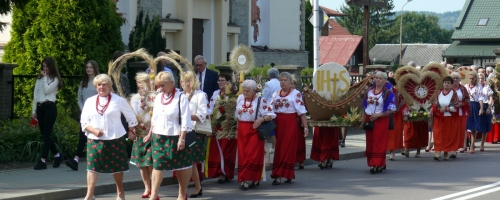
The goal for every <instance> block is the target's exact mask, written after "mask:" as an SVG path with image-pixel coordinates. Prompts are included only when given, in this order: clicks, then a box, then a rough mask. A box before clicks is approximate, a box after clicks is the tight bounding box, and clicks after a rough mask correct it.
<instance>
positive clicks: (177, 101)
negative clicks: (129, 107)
mask: <svg viewBox="0 0 500 200" xmlns="http://www.w3.org/2000/svg"><path fill="white" fill-rule="evenodd" d="M155 84H156V85H157V86H158V87H159V89H160V93H159V94H157V95H156V98H155V101H154V106H153V116H152V118H151V129H150V131H152V133H153V135H152V139H151V140H152V141H151V142H152V143H151V146H152V147H153V149H152V151H153V181H152V186H153V190H152V192H151V196H150V198H149V199H150V200H153V199H156V198H157V197H158V190H159V189H160V185H161V182H162V180H163V170H173V171H175V172H176V174H177V181H178V183H179V194H178V197H177V199H179V200H182V199H187V186H188V183H189V178H191V169H190V168H191V166H192V164H193V162H192V161H191V152H190V151H189V150H190V149H189V147H187V146H186V140H185V139H186V134H187V132H189V131H191V130H192V127H193V126H192V125H191V112H190V110H189V100H188V97H187V95H184V94H182V93H181V92H179V91H177V90H176V89H175V87H174V79H173V78H172V75H171V74H170V73H168V72H160V73H158V75H157V76H156V77H155Z"/></svg>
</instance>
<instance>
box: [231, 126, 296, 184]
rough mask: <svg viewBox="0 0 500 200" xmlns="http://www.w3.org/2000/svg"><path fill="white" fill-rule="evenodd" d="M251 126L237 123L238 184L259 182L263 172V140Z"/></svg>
mask: <svg viewBox="0 0 500 200" xmlns="http://www.w3.org/2000/svg"><path fill="white" fill-rule="evenodd" d="M252 126H253V122H242V121H238V136H237V138H238V139H237V143H238V182H242V181H259V180H260V179H261V178H262V175H263V172H264V145H265V140H261V139H260V138H259V134H258V133H257V129H253V127H252ZM294 153H295V151H294ZM293 155H295V154H293Z"/></svg>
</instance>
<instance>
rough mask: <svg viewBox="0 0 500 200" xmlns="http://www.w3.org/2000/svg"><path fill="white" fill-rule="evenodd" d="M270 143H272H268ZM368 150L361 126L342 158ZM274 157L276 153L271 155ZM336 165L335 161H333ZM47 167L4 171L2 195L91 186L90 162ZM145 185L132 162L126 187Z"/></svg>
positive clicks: (105, 187) (102, 186)
mask: <svg viewBox="0 0 500 200" xmlns="http://www.w3.org/2000/svg"><path fill="white" fill-rule="evenodd" d="M267 145H268V146H270V143H269V144H267ZM311 145H312V136H309V137H308V138H307V140H306V156H307V160H306V161H305V164H306V165H310V164H315V163H316V162H315V161H313V160H310V159H309V155H310V150H311ZM364 151H365V135H364V132H363V131H362V130H361V129H358V128H352V129H349V130H348V135H347V139H346V147H345V148H340V159H341V160H349V159H354V158H360V157H363V153H364ZM269 157H270V160H272V158H273V154H271V155H270V156H269ZM333 165H334V167H335V162H334V163H333ZM47 167H48V168H47V169H46V170H41V171H35V170H33V169H32V168H29V169H17V170H10V171H2V172H0V199H16V200H17V199H23V200H24V199H36V200H39V199H40V200H45V199H49V200H54V199H70V198H83V197H84V196H85V194H86V190H87V185H86V184H87V179H86V174H87V172H86V163H85V162H80V163H79V171H73V170H71V169H70V168H68V167H67V166H66V165H64V164H62V165H61V167H59V168H56V169H54V168H52V163H48V164H47ZM172 184H177V180H176V179H174V178H172V172H169V171H165V173H164V179H163V182H162V185H172ZM142 188H144V185H143V183H142V179H141V175H140V173H139V168H137V167H135V166H133V165H130V171H129V172H126V173H125V174H124V189H125V190H137V189H142ZM114 192H116V188H115V184H114V180H113V176H112V175H108V174H101V175H100V176H99V179H98V182H97V185H96V190H95V193H96V195H99V194H105V193H114Z"/></svg>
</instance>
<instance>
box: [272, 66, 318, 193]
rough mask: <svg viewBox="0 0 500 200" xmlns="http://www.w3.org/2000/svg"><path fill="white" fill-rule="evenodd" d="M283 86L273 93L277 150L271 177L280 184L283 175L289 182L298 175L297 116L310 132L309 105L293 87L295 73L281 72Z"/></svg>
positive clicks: (305, 130) (306, 133) (305, 131)
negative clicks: (308, 126) (307, 107)
mask: <svg viewBox="0 0 500 200" xmlns="http://www.w3.org/2000/svg"><path fill="white" fill-rule="evenodd" d="M279 81H280V86H281V90H278V91H276V92H274V93H273V97H272V101H271V106H274V112H275V113H276V119H275V120H274V121H275V123H276V130H275V131H276V150H275V152H274V161H273V171H272V173H271V178H273V179H274V181H273V185H280V184H281V178H286V179H287V180H286V181H285V182H286V183H290V182H291V181H292V179H294V178H295V172H294V167H295V161H296V160H295V158H296V156H297V134H299V133H297V132H301V130H300V129H299V127H300V126H299V124H298V122H297V116H299V117H300V122H301V123H302V127H306V128H304V130H303V131H302V132H303V134H304V137H307V135H308V134H309V129H308V128H307V119H306V113H307V110H306V107H305V106H304V101H303V100H302V95H301V94H300V92H299V91H298V90H295V89H293V88H292V76H291V75H290V73H288V72H282V73H281V74H280V75H279Z"/></svg>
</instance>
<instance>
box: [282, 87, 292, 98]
mask: <svg viewBox="0 0 500 200" xmlns="http://www.w3.org/2000/svg"><path fill="white" fill-rule="evenodd" d="M291 91H292V89H291V88H290V89H288V93H286V94H285V95H284V96H282V95H281V93H282V92H283V89H281V90H280V97H286V96H288V95H289V94H290V92H291Z"/></svg>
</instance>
